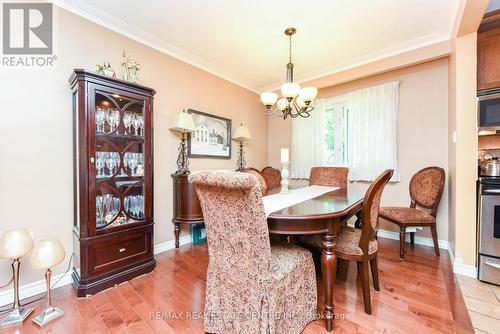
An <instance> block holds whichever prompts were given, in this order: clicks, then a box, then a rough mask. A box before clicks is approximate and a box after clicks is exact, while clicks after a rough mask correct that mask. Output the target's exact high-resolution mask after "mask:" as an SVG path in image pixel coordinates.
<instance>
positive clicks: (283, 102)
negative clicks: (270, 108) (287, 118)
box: [278, 97, 288, 111]
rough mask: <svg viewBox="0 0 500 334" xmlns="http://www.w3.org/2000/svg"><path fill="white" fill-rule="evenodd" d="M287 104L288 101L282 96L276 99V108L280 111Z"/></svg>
mask: <svg viewBox="0 0 500 334" xmlns="http://www.w3.org/2000/svg"><path fill="white" fill-rule="evenodd" d="M287 106H288V101H287V100H286V99H285V98H283V97H282V98H281V99H279V100H278V108H279V109H280V110H281V111H284V110H285V109H286V107H287Z"/></svg>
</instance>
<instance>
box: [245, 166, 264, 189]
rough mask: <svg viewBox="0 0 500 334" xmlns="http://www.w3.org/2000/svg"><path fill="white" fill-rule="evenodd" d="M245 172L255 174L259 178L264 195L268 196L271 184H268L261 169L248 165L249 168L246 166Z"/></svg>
mask: <svg viewBox="0 0 500 334" xmlns="http://www.w3.org/2000/svg"><path fill="white" fill-rule="evenodd" d="M245 173H250V174H252V175H255V177H256V178H257V181H258V182H259V185H260V189H261V191H262V196H266V195H267V192H268V190H269V185H268V184H267V181H266V179H265V178H264V176H263V175H262V174H261V173H260V172H259V170H258V169H256V168H253V167H248V168H245Z"/></svg>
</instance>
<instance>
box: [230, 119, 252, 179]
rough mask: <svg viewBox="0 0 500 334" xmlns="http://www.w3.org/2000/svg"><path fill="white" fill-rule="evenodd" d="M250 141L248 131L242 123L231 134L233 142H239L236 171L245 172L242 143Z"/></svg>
mask: <svg viewBox="0 0 500 334" xmlns="http://www.w3.org/2000/svg"><path fill="white" fill-rule="evenodd" d="M250 139H252V137H251V136H250V131H248V128H247V127H246V126H245V125H243V123H242V124H241V125H240V126H238V127H237V128H236V129H235V130H234V133H233V140H235V141H239V142H240V150H239V152H238V161H237V162H236V163H237V165H238V169H237V170H236V171H238V172H243V171H245V165H246V161H245V153H244V152H243V142H244V141H247V140H250Z"/></svg>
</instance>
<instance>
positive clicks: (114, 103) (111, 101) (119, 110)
mask: <svg viewBox="0 0 500 334" xmlns="http://www.w3.org/2000/svg"><path fill="white" fill-rule="evenodd" d="M92 92H93V93H92V94H90V97H91V98H90V103H91V106H90V109H91V114H92V115H93V117H89V120H90V122H91V124H90V126H89V129H90V130H91V131H93V132H94V133H95V136H94V138H95V143H94V145H92V146H94V148H95V150H94V151H93V152H92V150H91V151H90V152H89V153H90V154H91V155H92V157H91V160H92V158H93V159H94V164H93V166H94V168H93V169H92V168H91V170H90V172H91V173H90V174H91V175H90V178H89V182H90V183H91V184H94V185H95V191H90V192H89V196H91V200H90V203H91V204H90V208H89V209H91V210H92V204H93V206H94V208H95V231H96V234H100V233H105V232H106V231H109V230H110V229H113V230H115V229H120V227H124V226H127V227H130V226H131V224H141V223H145V222H146V220H147V218H149V213H148V212H147V206H146V205H145V204H146V203H148V201H149V198H148V195H147V193H146V191H145V189H146V185H147V182H148V181H149V179H150V175H148V173H149V170H150V169H149V168H147V166H149V165H150V161H149V156H148V155H147V154H146V152H149V149H150V148H149V147H148V146H149V145H150V144H149V143H150V142H149V140H148V138H149V136H150V133H149V128H150V127H149V122H150V120H149V113H147V112H146V110H147V108H148V101H147V99H145V98H143V97H142V96H139V95H138V96H135V95H134V94H130V93H125V92H120V93H117V92H116V90H113V92H112V93H111V92H107V91H106V90H104V89H103V88H102V87H95V88H93V89H92ZM92 129H93V130H92ZM90 189H92V187H90ZM90 217H91V218H92V215H90Z"/></svg>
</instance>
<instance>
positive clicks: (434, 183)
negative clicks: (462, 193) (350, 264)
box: [380, 167, 445, 260]
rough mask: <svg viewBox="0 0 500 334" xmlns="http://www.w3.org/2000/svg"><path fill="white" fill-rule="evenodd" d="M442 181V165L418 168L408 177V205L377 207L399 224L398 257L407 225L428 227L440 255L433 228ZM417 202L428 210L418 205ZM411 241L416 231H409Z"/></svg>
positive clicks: (402, 255)
mask: <svg viewBox="0 0 500 334" xmlns="http://www.w3.org/2000/svg"><path fill="white" fill-rule="evenodd" d="M444 181H445V173H444V169H442V168H441V167H427V168H424V169H422V170H421V171H419V172H417V173H416V174H415V175H413V177H412V178H411V180H410V197H411V204H410V207H409V208H408V207H406V208H400V207H385V208H380V218H383V219H385V220H387V221H389V222H391V223H394V224H396V225H398V226H399V228H400V233H399V257H400V258H401V259H402V260H403V259H404V257H405V238H406V228H407V227H424V226H428V227H430V228H431V234H432V241H433V242H434V252H435V253H436V256H439V245H438V236H437V230H436V214H437V209H438V206H439V202H440V201H441V195H442V194H443V189H444ZM417 205H418V206H419V207H421V208H424V209H430V212H429V211H424V210H419V209H417ZM410 241H411V243H412V244H413V243H415V232H410Z"/></svg>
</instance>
